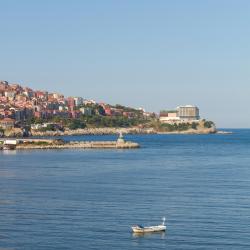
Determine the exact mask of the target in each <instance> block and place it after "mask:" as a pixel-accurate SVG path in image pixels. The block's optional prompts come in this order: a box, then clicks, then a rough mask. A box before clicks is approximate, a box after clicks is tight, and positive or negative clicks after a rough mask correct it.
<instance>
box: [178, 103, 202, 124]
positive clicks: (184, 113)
mask: <svg viewBox="0 0 250 250" xmlns="http://www.w3.org/2000/svg"><path fill="white" fill-rule="evenodd" d="M177 115H178V117H180V119H181V120H199V119H200V115H199V109H198V107H196V106H192V105H186V106H179V107H177Z"/></svg>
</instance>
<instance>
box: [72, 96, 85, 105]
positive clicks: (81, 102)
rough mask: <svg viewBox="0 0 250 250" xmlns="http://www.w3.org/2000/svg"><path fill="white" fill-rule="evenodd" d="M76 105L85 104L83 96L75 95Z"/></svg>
mask: <svg viewBox="0 0 250 250" xmlns="http://www.w3.org/2000/svg"><path fill="white" fill-rule="evenodd" d="M74 100H75V105H76V106H80V105H82V104H83V98H82V97H74Z"/></svg>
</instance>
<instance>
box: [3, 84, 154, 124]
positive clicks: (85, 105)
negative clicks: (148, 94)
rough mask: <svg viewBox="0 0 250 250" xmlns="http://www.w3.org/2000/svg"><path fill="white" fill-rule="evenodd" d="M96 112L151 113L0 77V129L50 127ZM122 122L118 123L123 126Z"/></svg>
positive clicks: (133, 116) (130, 117) (136, 116)
mask: <svg viewBox="0 0 250 250" xmlns="http://www.w3.org/2000/svg"><path fill="white" fill-rule="evenodd" d="M96 116H100V117H106V118H107V117H108V118H110V119H109V120H111V121H114V120H115V119H116V118H120V120H121V118H123V120H122V122H123V121H135V120H146V119H148V118H150V117H155V114H154V113H150V112H146V111H145V110H144V109H142V108H139V109H134V108H129V107H124V106H121V105H115V106H112V105H109V104H106V103H97V102H96V101H94V100H87V99H84V98H82V97H65V96H64V95H62V94H59V93H49V92H48V91H40V90H33V89H31V88H28V87H22V86H21V85H20V84H10V83H8V82H7V81H0V127H1V128H2V129H10V128H13V127H25V126H31V127H32V128H33V129H42V128H44V127H46V126H50V128H51V125H53V126H55V125H57V126H58V128H59V127H60V126H61V127H62V126H63V124H62V121H63V120H64V121H65V120H67V121H70V120H71V121H74V120H77V119H80V118H82V117H85V118H87V117H89V118H90V117H92V118H93V117H96ZM97 120H98V119H97ZM95 122H98V121H93V125H95V124H94V123H95ZM122 122H121V124H120V125H121V126H123V124H122ZM134 123H135V122H134ZM75 124H77V123H75ZM104 125H105V124H104ZM106 125H108V124H106ZM118 125H119V124H118ZM124 125H126V124H124ZM128 125H129V123H128ZM110 126H112V124H111V125H110ZM76 128H78V127H77V126H76ZM79 128H83V125H82V126H81V124H80V126H79Z"/></svg>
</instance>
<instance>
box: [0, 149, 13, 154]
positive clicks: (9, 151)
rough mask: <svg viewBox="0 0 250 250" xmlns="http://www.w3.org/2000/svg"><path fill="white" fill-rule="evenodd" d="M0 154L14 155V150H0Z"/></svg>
mask: <svg viewBox="0 0 250 250" xmlns="http://www.w3.org/2000/svg"><path fill="white" fill-rule="evenodd" d="M0 152H1V154H4V155H16V150H1V151H0Z"/></svg>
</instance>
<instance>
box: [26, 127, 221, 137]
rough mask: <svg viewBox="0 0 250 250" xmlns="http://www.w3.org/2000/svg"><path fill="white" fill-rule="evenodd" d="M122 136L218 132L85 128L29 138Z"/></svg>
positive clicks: (209, 130)
mask: <svg viewBox="0 0 250 250" xmlns="http://www.w3.org/2000/svg"><path fill="white" fill-rule="evenodd" d="M120 132H121V133H123V134H215V133H217V132H218V131H217V130H216V129H215V128H199V129H189V130H185V131H171V132H170V131H166V132H165V131H158V130H156V129H154V128H138V127H131V128H85V129H76V130H65V131H45V132H41V131H35V130H32V131H31V136H35V137H44V136H46V137H47V136H49V137H53V136H77V135H117V134H119V133H120Z"/></svg>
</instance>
